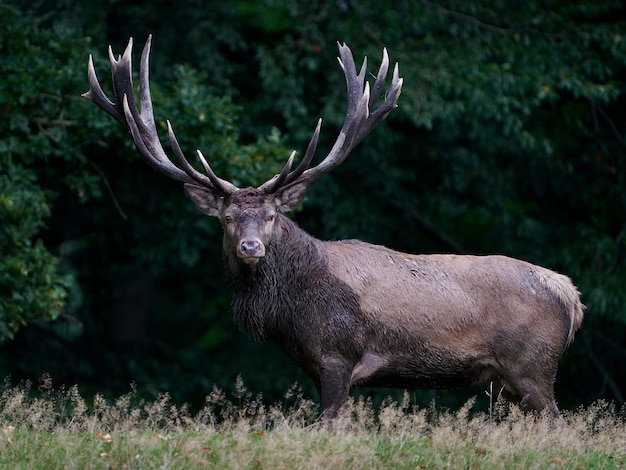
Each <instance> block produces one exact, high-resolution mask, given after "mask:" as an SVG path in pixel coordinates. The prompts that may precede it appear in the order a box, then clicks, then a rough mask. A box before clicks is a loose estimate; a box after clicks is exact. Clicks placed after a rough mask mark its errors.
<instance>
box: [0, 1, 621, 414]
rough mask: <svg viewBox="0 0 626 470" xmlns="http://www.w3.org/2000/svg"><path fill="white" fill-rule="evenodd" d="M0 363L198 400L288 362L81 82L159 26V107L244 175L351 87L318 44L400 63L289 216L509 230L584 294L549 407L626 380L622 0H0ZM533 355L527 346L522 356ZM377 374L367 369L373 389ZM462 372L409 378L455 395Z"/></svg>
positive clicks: (393, 234) (617, 388)
mask: <svg viewBox="0 0 626 470" xmlns="http://www.w3.org/2000/svg"><path fill="white" fill-rule="evenodd" d="M0 17H1V18H2V21H1V22H0V23H1V25H0V71H1V74H0V340H1V341H2V342H1V344H0V375H1V376H3V377H8V379H7V380H8V381H9V382H10V383H16V382H19V381H22V380H31V381H35V382H36V381H37V380H38V378H39V377H40V376H41V375H42V373H44V372H45V373H48V374H49V375H50V376H51V377H52V380H53V381H54V383H55V384H56V385H57V386H58V385H61V384H67V385H73V384H78V385H79V388H80V390H81V392H82V393H84V394H86V395H88V394H93V393H101V394H104V395H106V396H116V395H118V394H121V393H126V392H127V391H128V390H129V388H130V387H131V384H134V387H135V388H136V390H137V391H138V393H139V394H141V395H142V396H145V397H148V398H151V397H155V396H157V395H158V394H159V393H162V392H169V393H170V394H171V396H172V397H173V398H174V400H176V401H178V402H188V403H190V404H192V406H197V405H201V404H202V402H203V399H204V397H205V396H206V395H207V394H208V393H209V392H210V391H211V389H212V387H214V386H217V387H219V388H223V389H227V390H231V389H233V388H234V386H235V383H236V381H237V377H238V376H239V375H241V378H242V380H243V382H244V383H245V384H246V386H247V387H248V389H250V390H252V391H255V392H262V393H263V395H264V397H265V398H266V399H268V400H275V399H277V398H279V397H281V396H282V395H283V394H284V393H285V391H286V390H287V389H288V388H289V387H290V386H291V385H292V384H293V383H294V382H296V381H298V382H299V383H300V384H301V386H302V387H303V388H304V390H305V392H306V393H310V394H311V395H312V396H314V397H316V392H315V391H314V388H313V387H312V385H311V383H310V382H309V381H308V379H307V378H306V377H304V376H303V374H302V373H301V372H300V371H299V370H298V369H297V368H296V367H295V366H293V365H291V364H290V363H289V362H288V360H287V359H285V358H284V357H282V356H281V355H280V354H279V353H278V352H277V351H276V350H275V349H274V348H273V347H272V346H271V345H264V344H257V343H254V342H253V341H252V340H250V339H249V338H248V337H247V336H246V335H245V333H242V332H239V331H238V328H237V326H236V325H235V324H234V321H233V319H232V316H231V313H230V310H229V293H228V290H227V287H226V285H225V281H224V278H223V276H222V263H221V254H220V251H221V227H220V226H219V223H218V222H217V221H216V220H214V219H209V218H208V217H204V216H202V215H201V214H199V213H198V212H197V211H196V210H195V209H194V208H193V206H192V204H191V203H190V201H188V200H187V198H186V197H185V196H184V194H183V191H182V188H181V187H180V184H178V183H175V182H172V181H170V180H168V179H167V178H166V177H164V176H161V175H159V174H157V173H156V172H154V171H153V170H151V169H150V168H149V167H148V166H147V165H145V164H144V163H143V162H142V161H141V160H140V159H139V156H138V154H137V152H136V151H135V149H134V147H133V145H132V143H131V139H130V138H129V137H128V136H127V135H125V132H124V131H123V129H122V128H121V126H119V125H118V124H117V123H115V122H114V121H113V119H111V118H110V117H109V116H108V115H106V114H105V113H104V112H102V111H101V110H99V109H97V108H96V106H95V105H93V104H92V103H90V102H88V101H87V100H85V99H83V98H81V97H80V94H81V93H83V92H85V91H87V88H88V85H87V58H88V55H89V54H93V56H94V61H95V64H96V69H97V71H98V73H99V77H100V79H101V81H102V82H103V84H105V85H106V86H107V87H109V88H107V90H110V86H109V85H110V83H109V76H110V72H109V64H108V58H107V47H108V45H109V44H111V45H112V47H113V50H114V52H115V53H116V54H120V53H122V52H123V50H124V47H125V46H126V43H127V41H128V38H129V37H131V36H132V37H133V38H135V61H137V60H138V55H139V51H140V50H141V47H142V46H143V42H144V41H145V39H146V37H147V36H148V34H150V33H152V34H153V35H154V40H153V49H152V60H151V78H152V93H153V98H154V101H155V113H156V117H157V120H158V122H159V124H160V125H161V126H162V127H164V123H165V119H169V120H171V121H172V123H173V124H174V126H175V128H176V132H177V136H178V137H179V140H180V142H181V145H182V147H183V149H185V150H186V153H187V154H192V153H193V150H194V149H196V148H200V149H202V150H203V152H204V154H205V155H207V156H208V157H209V158H210V161H211V163H212V165H213V167H214V169H215V170H216V172H217V173H218V174H219V175H221V176H222V177H225V178H228V179H230V180H232V181H233V182H235V183H236V184H243V185H247V184H258V183H260V182H262V181H264V180H266V179H268V178H269V177H270V176H272V175H273V174H274V173H275V172H276V171H277V170H278V169H279V168H280V167H281V166H282V164H283V163H284V161H285V160H286V158H287V156H288V155H289V153H290V151H291V149H297V150H299V151H300V152H301V151H302V150H304V146H305V145H306V143H307V142H308V139H309V138H310V136H311V134H312V132H313V129H314V126H315V123H316V121H317V119H318V118H319V117H320V116H321V117H323V118H324V126H323V129H322V137H321V143H320V148H319V149H318V154H319V155H322V154H323V152H324V150H328V147H329V145H330V144H331V143H332V142H333V140H334V139H335V137H336V133H337V132H338V130H339V128H340V126H341V123H342V121H343V113H344V109H345V100H346V96H345V85H344V82H343V76H342V74H341V71H340V69H339V67H338V65H337V61H336V59H335V56H336V54H337V48H336V42H337V41H345V42H347V43H348V44H349V45H350V47H351V48H352V50H353V52H354V54H355V58H356V59H357V62H360V60H361V58H362V57H363V56H364V55H367V56H368V59H369V63H370V70H371V71H373V70H376V67H377V66H378V63H379V61H380V57H381V50H382V48H383V47H387V48H388V50H389V54H390V57H391V60H392V61H398V62H399V63H400V71H401V75H402V76H403V77H404V79H405V82H404V87H403V92H402V95H401V97H400V99H399V108H398V109H396V110H395V111H394V112H393V113H392V115H391V116H390V118H389V119H388V120H387V121H386V122H385V123H384V124H383V125H381V126H379V128H377V129H376V130H375V131H374V132H373V133H372V135H370V136H369V137H368V138H367V139H366V140H365V141H364V142H363V143H362V144H361V145H360V146H359V147H358V148H357V150H356V151H354V152H353V154H352V155H351V156H350V158H349V159H348V160H347V161H346V162H345V163H344V164H343V165H342V166H341V167H340V168H338V169H337V170H335V171H334V172H333V173H332V174H331V175H329V176H327V177H325V178H324V179H322V180H320V181H319V182H317V183H316V184H315V185H314V186H313V187H312V189H311V191H310V192H309V195H308V196H307V200H306V202H305V204H304V206H303V207H302V208H301V209H300V210H298V211H297V212H296V213H295V214H294V215H293V217H294V218H295V219H296V220H297V222H298V223H299V224H300V225H301V226H302V227H304V228H305V229H306V230H307V231H309V232H310V233H311V234H313V235H315V236H317V237H318V238H322V239H341V238H360V239H363V240H366V241H369V242H372V243H378V244H384V245H386V246H388V247H391V248H394V249H398V250H402V251H407V252H415V253H430V252H450V253H474V254H486V253H501V254H506V255H509V256H513V257H517V258H521V259H524V260H527V261H530V262H533V263H537V264H540V265H543V266H546V267H549V268H551V269H554V270H556V271H559V272H562V273H565V274H567V275H569V276H570V277H571V278H572V279H573V280H574V282H575V283H576V284H577V286H578V287H579V289H580V291H581V292H582V297H583V301H584V303H585V304H586V305H587V310H586V317H585V321H584V323H583V327H582V329H581V331H580V332H579V334H578V335H577V338H576V340H575V342H574V344H573V345H572V346H571V347H570V348H569V350H568V351H567V353H566V354H565V356H564V357H563V360H562V362H561V366H560V371H559V376H558V379H557V385H556V389H557V390H556V393H557V399H558V401H559V404H560V405H561V406H562V407H564V408H576V407H577V406H579V405H585V404H589V403H591V402H592V401H594V400H597V399H606V400H609V401H613V402H615V403H617V404H623V402H624V395H625V394H626V373H624V363H625V362H626V339H625V332H626V240H625V238H626V237H625V233H626V186H625V183H626V113H625V112H624V109H625V107H626V94H625V92H626V83H625V81H624V80H625V79H626V36H625V35H626V8H625V7H624V4H623V3H622V2H621V1H613V0H583V1H577V2H571V1H565V0H557V1H542V2H539V1H529V2H517V3H515V4H512V3H511V2H508V1H483V0H471V1H432V2H431V1H426V0H405V1H402V0H394V1H390V0H389V1H388V0H376V1H373V0H363V1H358V0H337V1H317V0H312V1H308V2H300V1H289V0H284V1H281V0H262V1H242V0H238V1H230V2H225V1H219V2H217V1H211V0H202V1H200V0H178V1H176V2H172V1H165V0H157V1H149V2H148V1H139V0H135V1H115V0H104V1H103V0H97V1H96V0H83V1H82V2H75V1H70V0H61V1H46V0H41V1H38V0H35V1H32V0H29V1H20V0H15V1H6V0H5V1H4V2H2V3H0ZM537 360H538V361H540V360H541V358H537ZM388 392H389V391H385V392H383V393H385V394H386V393H388ZM474 394H478V395H479V397H480V400H485V401H486V400H487V398H486V397H485V396H484V395H483V394H482V392H481V391H480V390H478V391H477V390H466V391H459V392H433V391H418V392H415V393H413V395H412V396H413V400H414V401H415V403H417V404H420V405H424V406H425V405H428V403H429V402H430V401H431V400H432V399H433V398H436V399H437V400H438V401H437V402H438V403H439V404H440V405H442V406H457V405H458V404H459V403H462V402H463V401H465V400H466V399H467V398H468V397H469V396H471V395H474Z"/></svg>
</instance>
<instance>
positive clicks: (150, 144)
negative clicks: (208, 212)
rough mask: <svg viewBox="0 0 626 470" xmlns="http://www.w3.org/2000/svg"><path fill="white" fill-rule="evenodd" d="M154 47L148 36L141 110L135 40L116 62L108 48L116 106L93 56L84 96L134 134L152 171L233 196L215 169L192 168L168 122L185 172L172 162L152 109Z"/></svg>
mask: <svg viewBox="0 0 626 470" xmlns="http://www.w3.org/2000/svg"><path fill="white" fill-rule="evenodd" d="M151 44H152V35H149V36H148V39H147V40H146V44H145V46H144V48H143V52H142V54H141V61H140V68H139V100H140V103H141V111H139V110H138V108H137V104H136V100H135V94H134V91H133V81H132V48H133V39H132V38H130V40H129V41H128V45H127V46H126V49H125V50H124V54H123V55H122V56H118V58H117V59H116V58H115V56H114V55H113V50H112V48H111V47H110V46H109V60H110V62H111V73H112V78H113V92H114V94H115V97H116V99H117V103H113V102H112V101H111V100H109V98H107V96H106V94H105V93H104V92H103V91H102V87H101V86H100V83H99V81H98V78H97V76H96V72H95V68H94V66H93V59H92V58H91V56H90V58H89V66H88V75H89V91H88V92H87V93H85V94H84V95H83V96H84V97H85V98H88V99H91V100H92V101H93V102H94V103H96V104H97V105H98V106H99V107H100V108H102V109H103V110H104V111H106V112H107V113H108V114H109V115H111V116H112V117H113V118H115V119H116V120H117V121H118V122H120V123H121V124H122V125H123V126H124V128H126V130H128V131H129V132H130V133H131V135H132V137H133V141H134V142H135V146H136V147H137V149H138V150H139V153H140V154H141V156H142V157H143V159H144V160H145V161H146V162H147V163H148V164H149V165H150V166H151V167H152V168H154V169H156V170H158V171H160V172H161V173H164V174H165V175H167V176H169V177H170V178H173V179H175V180H177V181H181V182H183V183H196V184H201V185H203V186H205V187H209V188H214V189H216V190H217V191H219V192H221V193H223V194H229V193H232V192H233V191H234V190H236V189H237V187H236V186H234V185H232V184H231V183H229V182H227V181H225V180H222V179H220V178H218V177H217V176H216V175H215V173H213V172H212V170H211V172H210V174H208V175H204V174H202V173H200V172H199V171H197V170H196V169H195V168H193V167H192V166H191V164H190V163H189V162H188V161H187V159H186V158H185V156H184V154H183V152H182V150H181V148H180V145H179V144H178V141H177V139H176V136H175V135H174V132H173V130H172V127H171V125H170V123H169V122H168V133H169V138H170V145H171V147H172V150H173V151H174V154H175V156H176V158H177V160H178V161H179V163H180V165H181V166H182V169H181V168H179V167H178V166H176V165H175V164H174V163H172V161H171V160H170V159H169V157H168V156H167V154H166V153H165V150H164V149H163V146H162V144H161V141H160V140H159V136H158V133H157V129H156V124H155V121H154V113H153V108H152V98H151V96H150V80H149V74H150V72H149V61H150V47H151ZM205 163H206V162H203V165H204V164H205ZM206 166H208V164H207V165H206ZM209 168H210V167H209ZM207 173H208V172H207Z"/></svg>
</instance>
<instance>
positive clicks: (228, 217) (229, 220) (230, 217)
mask: <svg viewBox="0 0 626 470" xmlns="http://www.w3.org/2000/svg"><path fill="white" fill-rule="evenodd" d="M232 221H233V217H232V216H230V215H225V216H224V222H226V223H227V224H230V223H231V222H232Z"/></svg>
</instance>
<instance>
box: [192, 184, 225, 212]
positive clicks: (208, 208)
mask: <svg viewBox="0 0 626 470" xmlns="http://www.w3.org/2000/svg"><path fill="white" fill-rule="evenodd" d="M183 186H184V187H185V191H186V192H187V195H188V196H189V197H190V198H191V200H192V201H193V203H194V204H195V205H196V207H197V208H198V209H199V210H200V212H203V213H204V214H206V215H210V216H213V217H219V216H220V215H221V214H222V208H223V207H224V198H223V197H222V196H220V195H219V194H218V193H216V192H213V191H211V190H210V189H208V188H203V187H202V186H196V185H195V184H189V183H185V184H184V185H183Z"/></svg>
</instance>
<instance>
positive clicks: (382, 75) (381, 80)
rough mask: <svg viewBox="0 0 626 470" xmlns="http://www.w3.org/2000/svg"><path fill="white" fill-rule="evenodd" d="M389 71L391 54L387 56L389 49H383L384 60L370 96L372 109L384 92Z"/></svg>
mask: <svg viewBox="0 0 626 470" xmlns="http://www.w3.org/2000/svg"><path fill="white" fill-rule="evenodd" d="M388 70H389V54H387V48H386V47H383V60H382V62H381V63H380V68H379V69H378V73H377V74H376V82H374V87H373V88H372V94H371V96H370V107H371V106H373V105H374V103H376V100H377V99H378V97H379V96H380V92H381V91H383V85H384V84H385V79H386V78H387V71H388Z"/></svg>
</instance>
